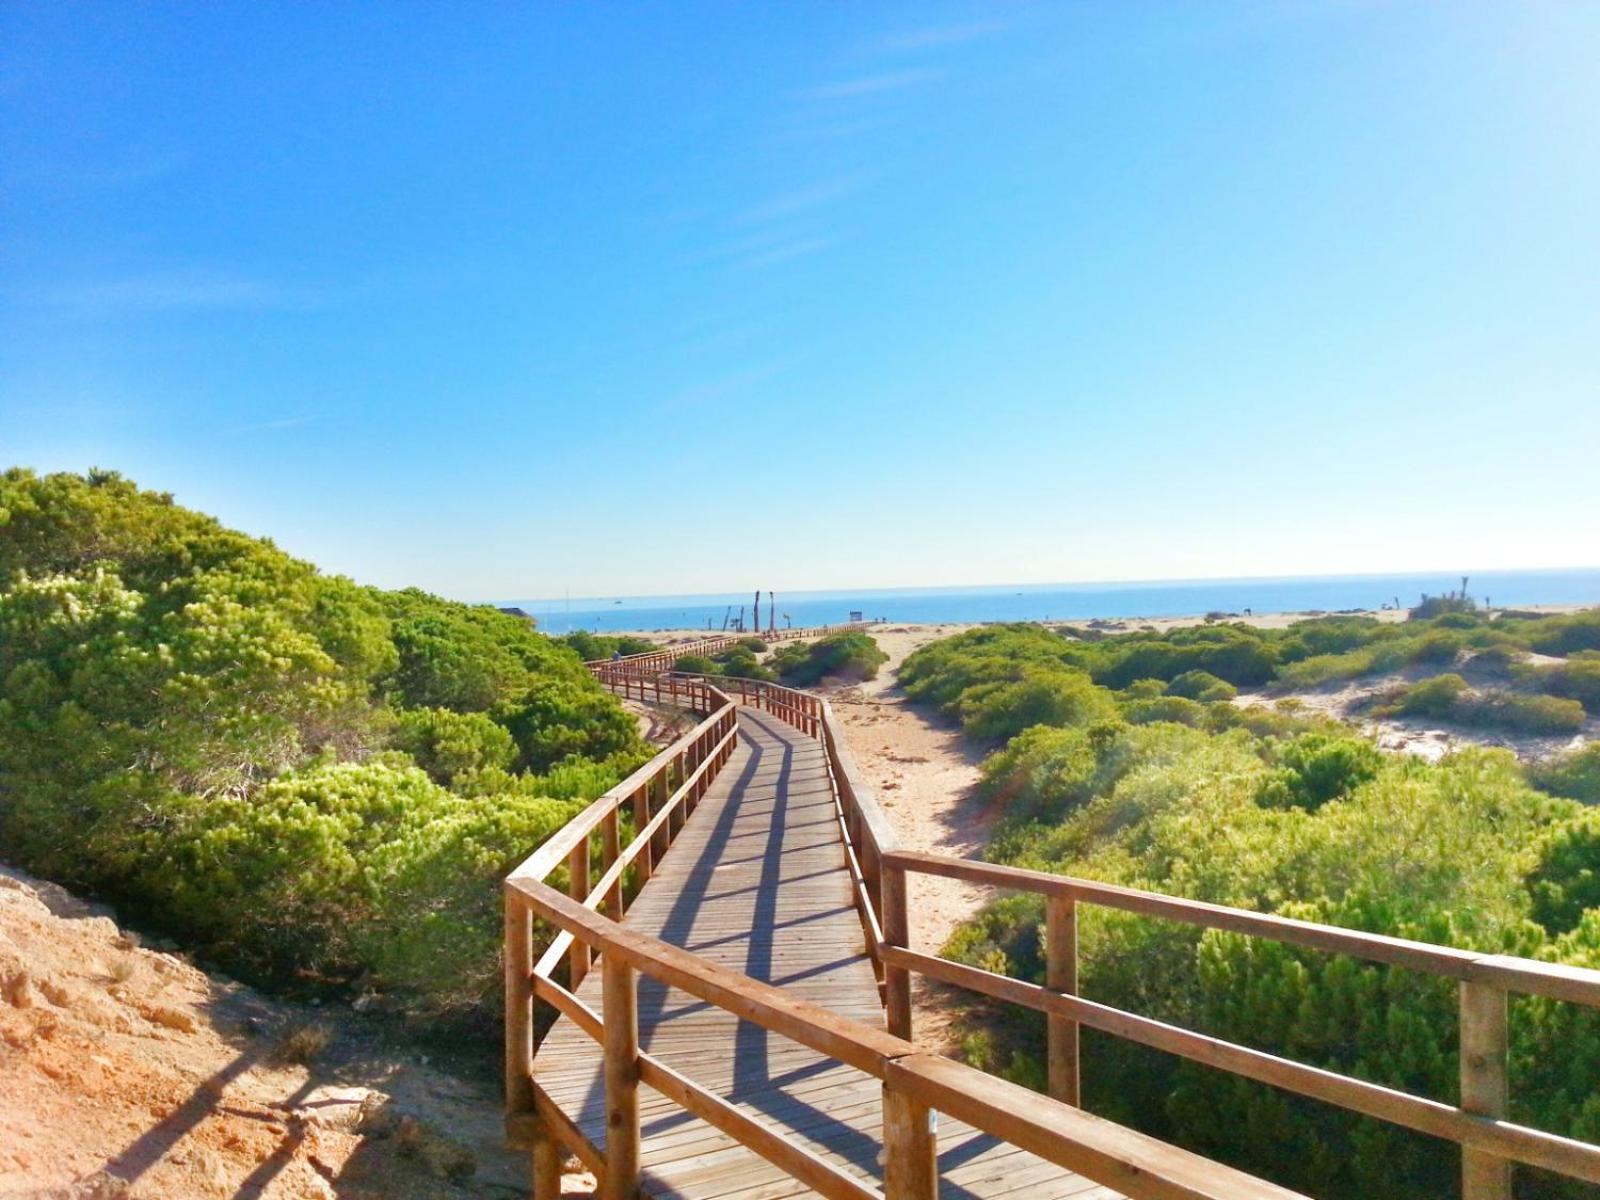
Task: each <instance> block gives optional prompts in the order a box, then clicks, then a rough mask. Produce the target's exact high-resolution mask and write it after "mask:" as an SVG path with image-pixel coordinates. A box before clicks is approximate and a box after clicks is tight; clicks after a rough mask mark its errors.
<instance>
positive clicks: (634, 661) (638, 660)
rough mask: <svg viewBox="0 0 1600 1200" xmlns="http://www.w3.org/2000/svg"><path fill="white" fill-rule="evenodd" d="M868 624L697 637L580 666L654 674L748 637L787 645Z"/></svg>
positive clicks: (602, 673) (601, 674)
mask: <svg viewBox="0 0 1600 1200" xmlns="http://www.w3.org/2000/svg"><path fill="white" fill-rule="evenodd" d="M869 623H870V622H866V621H862V622H858V623H855V624H846V625H804V626H793V627H790V628H788V629H773V630H769V631H768V632H766V633H761V632H759V631H757V632H753V633H722V634H718V635H716V636H715V637H708V638H700V639H698V640H697V641H692V642H678V643H677V644H675V645H667V646H662V647H660V648H659V649H656V650H646V651H644V652H643V653H641V654H624V655H622V656H621V657H620V658H597V659H594V660H593V661H591V662H586V663H584V666H586V667H588V668H589V670H591V671H593V672H594V674H595V675H596V676H597V677H598V678H600V679H601V680H602V681H604V680H606V679H607V678H608V675H610V674H614V673H615V672H618V671H624V672H628V673H631V674H654V673H656V672H657V671H670V670H672V667H673V664H675V663H676V662H677V661H678V660H679V659H680V658H683V657H684V656H685V655H690V654H696V655H712V654H716V653H718V652H719V651H722V650H727V649H729V648H731V647H733V646H737V645H738V644H739V643H740V642H742V641H746V640H748V639H750V638H759V639H760V640H761V641H763V642H766V643H768V644H769V645H770V644H771V643H773V642H788V641H793V640H794V639H795V638H807V637H826V636H828V635H829V634H833V633H849V632H850V631H851V630H855V629H865V628H867V626H868V624H869Z"/></svg>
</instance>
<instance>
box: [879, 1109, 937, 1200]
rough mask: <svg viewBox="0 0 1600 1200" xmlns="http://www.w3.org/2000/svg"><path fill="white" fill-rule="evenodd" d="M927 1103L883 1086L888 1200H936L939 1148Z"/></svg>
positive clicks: (885, 1176) (884, 1169)
mask: <svg viewBox="0 0 1600 1200" xmlns="http://www.w3.org/2000/svg"><path fill="white" fill-rule="evenodd" d="M932 1123H933V1114H932V1113H931V1112H930V1111H929V1110H928V1106H927V1105H926V1104H922V1103H920V1102H918V1101H917V1100H916V1099H914V1098H913V1097H911V1096H909V1095H907V1094H906V1093H905V1092H898V1091H895V1090H894V1089H893V1088H891V1087H890V1086H889V1085H888V1084H887V1083H886V1084H884V1085H883V1194H884V1196H885V1197H886V1198H887V1200H934V1198H935V1197H936V1196H937V1195H938V1194H939V1163H938V1148H937V1146H936V1145H935V1143H934V1137H933V1128H932Z"/></svg>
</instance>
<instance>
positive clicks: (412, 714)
mask: <svg viewBox="0 0 1600 1200" xmlns="http://www.w3.org/2000/svg"><path fill="white" fill-rule="evenodd" d="M394 744H395V746H396V748H397V749H400V750H404V751H405V752H406V753H407V754H409V755H410V756H411V757H412V758H413V759H415V760H416V763H417V765H418V766H420V767H421V768H422V769H423V770H424V771H426V772H427V773H428V774H429V776H430V777H431V778H432V779H433V780H434V782H435V783H442V784H445V785H447V786H448V785H449V783H450V781H451V780H453V779H455V778H456V777H457V776H459V775H463V774H465V773H467V772H469V771H476V770H480V769H482V768H485V767H499V768H502V769H506V770H509V769H510V768H511V767H512V765H513V764H515V762H516V760H517V743H516V741H515V739H513V738H512V736H511V734H510V732H509V731H508V730H507V729H506V728H505V727H504V726H502V725H496V724H495V723H494V722H493V721H491V720H490V719H489V718H488V717H486V716H484V715H483V714H482V713H457V712H451V711H450V710H449V709H448V708H413V709H407V710H404V711H402V712H401V713H400V714H399V717H398V719H397V721H396V723H395V736H394Z"/></svg>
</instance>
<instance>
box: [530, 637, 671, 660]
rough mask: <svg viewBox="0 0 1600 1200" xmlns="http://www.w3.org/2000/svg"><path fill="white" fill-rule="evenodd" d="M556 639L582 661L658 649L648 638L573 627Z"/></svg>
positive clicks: (624, 655) (645, 652)
mask: <svg viewBox="0 0 1600 1200" xmlns="http://www.w3.org/2000/svg"><path fill="white" fill-rule="evenodd" d="M556 640H557V641H558V642H560V643H561V645H563V646H566V647H567V648H568V649H570V650H571V651H572V652H573V653H574V654H576V655H577V656H578V658H579V659H581V660H582V661H583V662H595V661H597V660H604V659H609V658H611V656H612V655H615V654H620V655H622V656H623V657H627V656H628V655H630V654H649V653H650V652H651V651H652V650H657V649H659V647H658V646H657V645H656V644H655V643H654V642H652V641H650V640H649V639H648V638H642V637H632V636H630V635H627V634H622V635H619V636H617V637H606V636H603V635H601V634H597V633H588V632H586V631H585V630H582V629H575V630H573V631H572V632H571V633H568V634H563V635H562V636H561V637H560V638H558V639H556Z"/></svg>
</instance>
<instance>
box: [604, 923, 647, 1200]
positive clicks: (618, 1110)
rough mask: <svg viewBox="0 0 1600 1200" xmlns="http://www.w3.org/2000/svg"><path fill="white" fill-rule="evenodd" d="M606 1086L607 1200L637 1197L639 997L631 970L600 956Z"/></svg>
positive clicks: (605, 1187)
mask: <svg viewBox="0 0 1600 1200" xmlns="http://www.w3.org/2000/svg"><path fill="white" fill-rule="evenodd" d="M600 986H601V999H602V1002H603V1005H604V1008H603V1017H604V1032H605V1081H606V1175H605V1179H604V1180H603V1181H602V1183H601V1192H600V1194H601V1195H602V1196H603V1197H605V1200H634V1197H636V1196H637V1195H638V1194H639V992H638V980H637V977H636V976H635V975H634V972H633V968H632V967H630V966H629V965H628V964H627V963H625V962H623V961H622V960H621V959H619V958H617V956H616V955H615V954H604V955H601V957H600Z"/></svg>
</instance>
